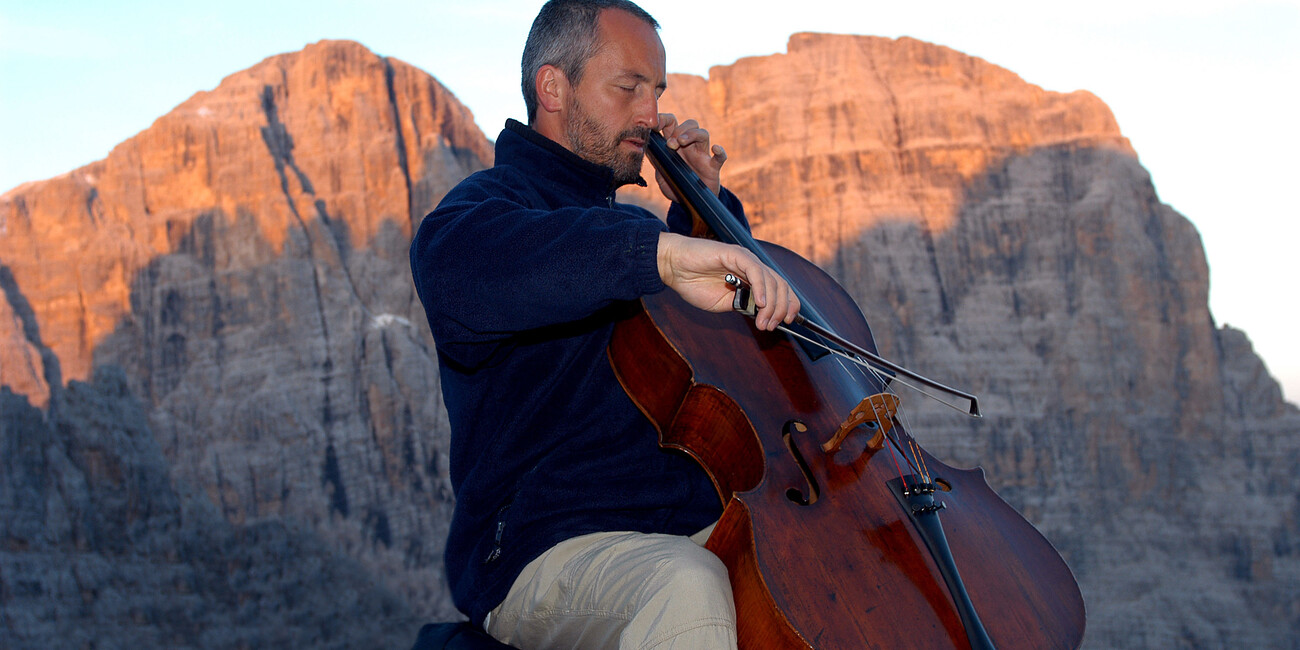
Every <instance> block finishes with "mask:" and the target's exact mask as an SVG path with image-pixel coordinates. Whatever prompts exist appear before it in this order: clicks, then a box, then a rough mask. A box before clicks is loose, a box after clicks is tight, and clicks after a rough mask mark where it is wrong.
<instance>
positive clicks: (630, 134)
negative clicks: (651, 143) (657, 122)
mask: <svg viewBox="0 0 1300 650" xmlns="http://www.w3.org/2000/svg"><path fill="white" fill-rule="evenodd" d="M652 131H653V129H651V128H650V127H648V126H634V127H632V128H630V129H628V130H626V131H623V132H622V133H620V134H618V141H619V142H622V141H623V140H625V139H628V138H634V139H637V140H640V141H642V142H645V141H646V140H649V139H650V133H651V132H652Z"/></svg>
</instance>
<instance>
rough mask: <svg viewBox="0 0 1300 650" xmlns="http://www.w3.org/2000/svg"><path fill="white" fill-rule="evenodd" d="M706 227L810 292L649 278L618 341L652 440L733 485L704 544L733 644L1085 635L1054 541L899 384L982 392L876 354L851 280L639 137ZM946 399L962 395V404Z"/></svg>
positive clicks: (623, 373) (1078, 597) (654, 139)
mask: <svg viewBox="0 0 1300 650" xmlns="http://www.w3.org/2000/svg"><path fill="white" fill-rule="evenodd" d="M646 150H647V153H648V154H649V156H650V158H651V162H652V163H653V164H654V165H655V167H656V168H657V169H658V170H659V172H660V174H661V175H663V176H664V177H666V179H667V180H668V183H669V185H670V186H672V188H673V190H674V191H675V192H676V194H677V197H678V199H679V201H680V202H681V203H682V205H683V207H685V208H686V209H687V211H688V212H689V213H690V214H691V216H692V218H693V220H694V221H695V224H696V228H695V234H697V235H699V234H705V233H706V228H705V226H707V231H711V235H712V236H714V237H716V238H717V239H719V240H721V241H723V242H726V243H732V244H737V245H740V246H743V247H745V248H747V249H749V250H750V251H751V252H753V253H754V254H755V255H756V256H758V258H759V259H760V260H761V261H763V262H764V263H765V264H766V265H767V266H769V267H771V268H772V269H774V270H776V271H777V272H778V273H781V274H782V275H783V276H784V277H785V278H786V280H787V281H788V282H789V283H790V284H791V286H792V287H793V288H794V290H795V292H796V294H797V295H798V296H799V299H800V302H801V304H802V308H801V313H800V317H799V318H798V319H796V322H795V323H794V324H792V325H789V326H784V325H783V326H782V327H780V328H778V330H777V331H774V332H767V331H761V330H759V329H757V328H756V327H755V326H754V325H753V324H752V321H751V320H749V319H748V318H746V316H745V314H746V313H749V314H750V315H752V301H751V300H750V297H749V295H748V292H747V288H746V287H745V286H744V284H743V283H742V282H740V281H739V280H738V279H735V278H730V277H729V278H727V281H728V282H729V283H731V284H732V285H733V287H735V288H736V293H735V296H736V302H735V307H736V310H735V311H734V312H732V313H710V312H705V311H702V310H699V309H696V308H694V307H691V306H690V305H688V304H687V303H685V302H684V301H682V300H681V299H680V298H678V297H677V296H676V294H675V293H674V292H671V291H664V292H661V293H659V294H656V295H653V296H649V297H646V298H643V299H642V300H641V301H640V302H639V303H637V304H635V305H634V307H633V308H632V309H630V310H629V312H628V313H627V314H626V315H624V317H623V318H621V319H620V321H619V323H618V324H617V326H616V327H615V330H614V335H613V339H612V340H611V342H610V345H609V357H610V362H611V364H612V365H613V367H614V371H615V374H616V375H617V376H618V378H619V382H620V383H621V384H622V386H623V388H624V390H625V391H626V392H627V394H628V395H629V396H630V397H631V398H632V400H633V401H634V402H635V403H636V405H637V406H638V408H640V409H641V411H642V412H643V413H644V414H645V415H646V416H647V417H648V418H649V419H650V421H651V422H652V423H654V425H655V427H656V428H657V429H658V431H659V435H660V444H661V446H663V447H666V448H671V449H676V450H679V451H682V452H685V453H687V454H689V455H690V456H692V457H694V458H695V459H696V460H697V461H698V462H699V463H700V464H701V465H702V466H703V467H704V469H705V471H706V472H707V473H708V475H709V476H710V478H711V479H712V480H713V483H714V486H715V488H716V489H717V490H718V493H719V495H721V497H722V499H723V501H724V502H725V505H724V509H723V514H722V517H721V519H720V520H719V521H718V524H717V525H716V527H715V528H714V531H713V533H712V535H711V536H710V538H709V540H708V543H707V545H706V547H707V548H708V549H709V550H711V551H713V552H714V553H715V554H717V555H718V556H719V557H720V558H721V559H722V561H723V563H724V564H726V566H727V570H728V574H729V576H730V580H731V584H732V591H733V595H734V597H735V601H736V616H737V633H738V635H739V641H740V647H741V648H747V649H749V648H817V649H819V650H836V649H850V648H851V649H857V648H902V647H920V648H948V647H951V648H965V647H970V648H976V649H981V650H983V649H989V648H1001V649H1004V650H1005V649H1007V648H1035V649H1039V648H1077V647H1078V646H1079V645H1080V643H1081V642H1082V639H1083V631H1084V625H1085V619H1086V616H1085V611H1084V603H1083V597H1082V594H1081V593H1080V591H1079V587H1078V584H1077V583H1076V581H1075V579H1074V575H1073V574H1072V573H1071V571H1070V569H1069V567H1068V566H1067V565H1066V564H1065V561H1064V560H1063V559H1062V558H1061V556H1060V554H1059V553H1058V552H1057V551H1056V549H1055V548H1054V547H1053V546H1052V545H1051V543H1050V542H1049V541H1048V540H1047V539H1046V538H1045V537H1043V536H1042V534H1040V533H1039V532H1038V531H1037V530H1036V529H1035V528H1034V527H1033V526H1032V525H1031V524H1030V523H1029V522H1028V521H1026V520H1025V519H1024V518H1023V517H1022V516H1021V515H1020V514H1019V513H1018V512H1016V510H1015V509H1014V508H1012V507H1011V506H1010V505H1008V504H1007V503H1006V502H1005V501H1003V500H1002V499H1001V498H1000V497H999V496H998V495H997V494H996V493H995V492H994V491H993V490H992V489H991V488H990V487H989V485H988V483H987V482H986V481H985V478H984V473H983V470H981V469H979V468H976V469H972V470H964V469H956V468H952V467H949V466H947V465H945V464H943V463H942V462H941V461H940V460H939V459H937V458H935V457H934V456H932V455H930V454H929V453H928V452H926V451H925V450H924V449H923V448H922V447H921V446H920V445H919V444H917V442H916V440H915V439H914V438H912V436H911V434H910V433H908V431H907V430H906V428H905V426H904V424H905V422H906V416H905V411H903V409H902V406H901V404H902V401H901V399H900V398H899V397H898V395H897V394H896V393H895V392H894V390H893V386H894V385H895V384H905V385H912V386H913V387H916V388H918V389H920V390H921V391H922V392H925V393H926V394H930V395H934V394H936V393H940V394H945V395H948V396H950V397H953V398H957V399H963V400H966V401H967V402H968V412H969V414H970V415H972V416H975V417H978V416H979V406H978V401H977V399H976V398H975V397H974V396H971V395H968V394H966V393H962V392H961V391H956V390H953V389H951V388H948V387H946V386H943V385H942V384H939V383H937V382H933V381H931V380H929V379H926V378H924V377H922V376H920V375H917V374H916V373H913V372H911V371H910V370H907V369H906V368H903V367H901V366H898V365H896V364H893V363H891V362H889V361H887V360H885V359H883V358H881V357H880V356H879V355H878V354H877V351H876V347H875V343H874V340H873V339H872V336H871V330H870V327H869V325H868V324H867V321H866V318H865V317H864V316H863V314H862V312H861V311H860V310H859V309H858V307H857V305H856V304H855V303H854V301H853V299H852V298H851V297H850V296H849V295H848V294H847V292H845V291H844V289H843V288H842V287H840V286H839V285H838V284H837V283H836V282H835V281H834V280H833V279H832V278H831V277H830V276H829V275H827V274H826V273H825V272H823V271H822V270H821V269H819V268H818V267H816V266H815V265H814V264H812V263H811V262H808V261H807V260H805V259H803V258H801V257H799V256H798V255H796V254H795V253H793V252H791V251H789V250H787V249H784V248H781V247H780V246H776V245H774V244H770V243H765V242H758V241H756V240H754V239H753V238H752V237H751V236H750V235H749V232H748V230H746V229H745V228H744V227H743V226H742V225H741V224H740V222H739V221H738V220H737V219H736V218H735V216H734V215H731V214H730V213H729V211H728V210H727V209H726V208H725V207H724V206H723V205H722V203H721V201H719V200H718V198H717V196H715V195H714V194H713V193H712V192H711V191H709V190H708V189H707V188H706V187H705V186H704V184H703V183H702V182H701V181H700V179H699V178H698V177H697V176H695V174H694V172H693V171H692V170H691V169H690V168H689V167H688V166H687V165H686V163H685V162H684V161H682V160H681V158H680V157H679V156H678V155H677V153H676V152H674V151H671V150H670V149H669V148H668V147H667V143H666V142H665V141H664V139H663V137H662V136H661V135H660V134H659V133H657V132H656V133H652V135H651V137H650V139H649V141H648V142H647V145H646ZM950 405H951V404H950Z"/></svg>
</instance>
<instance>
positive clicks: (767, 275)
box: [755, 267, 781, 331]
mask: <svg viewBox="0 0 1300 650" xmlns="http://www.w3.org/2000/svg"><path fill="white" fill-rule="evenodd" d="M761 283H762V286H763V295H764V296H765V300H764V304H763V305H762V306H761V307H760V308H759V310H758V315H757V316H756V317H755V322H756V324H757V325H758V327H759V329H763V330H769V331H770V330H771V329H772V328H774V327H776V323H777V319H776V317H775V314H776V313H777V309H778V308H779V305H780V297H781V286H780V280H779V279H778V278H777V275H776V274H775V273H773V272H772V271H771V270H770V269H768V268H767V267H764V268H763V273H762V276H761Z"/></svg>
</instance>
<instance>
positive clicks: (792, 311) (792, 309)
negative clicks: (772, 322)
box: [783, 284, 803, 325]
mask: <svg viewBox="0 0 1300 650" xmlns="http://www.w3.org/2000/svg"><path fill="white" fill-rule="evenodd" d="M786 288H787V289H788V290H789V292H790V303H789V309H788V310H787V311H786V315H785V318H784V319H783V320H784V321H785V323H786V324H787V325H788V324H790V323H793V322H794V318H795V316H798V315H799V310H800V309H802V308H803V303H802V302H800V301H799V294H797V293H795V292H794V287H792V286H790V285H788V284H787V285H786Z"/></svg>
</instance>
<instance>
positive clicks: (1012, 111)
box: [636, 34, 1300, 648]
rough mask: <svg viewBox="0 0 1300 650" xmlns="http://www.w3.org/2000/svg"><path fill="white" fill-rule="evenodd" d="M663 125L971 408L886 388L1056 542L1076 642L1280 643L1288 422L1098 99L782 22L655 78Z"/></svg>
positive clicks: (1290, 535) (916, 425)
mask: <svg viewBox="0 0 1300 650" xmlns="http://www.w3.org/2000/svg"><path fill="white" fill-rule="evenodd" d="M661 110H663V111H666V112H674V113H676V114H678V115H679V116H681V117H687V116H696V117H697V118H698V119H699V120H700V122H701V123H702V124H703V125H704V126H706V127H707V128H708V129H709V130H710V133H711V134H713V138H714V140H715V141H716V142H719V143H722V144H724V145H725V146H726V147H727V151H728V154H729V159H730V161H733V162H728V164H727V167H726V168H725V169H724V178H723V182H724V183H725V184H727V185H728V187H730V188H731V189H733V190H734V191H735V192H736V193H737V194H739V195H740V196H741V197H742V198H744V200H745V201H746V209H747V213H748V216H749V218H750V220H751V222H752V223H753V227H754V232H755V235H756V236H757V237H759V238H760V239H766V240H769V241H773V242H777V243H780V244H782V245H784V246H786V247H789V248H791V249H794V250H795V251H797V252H799V253H801V254H803V255H804V256H806V257H808V258H810V259H812V260H814V261H816V262H817V263H818V264H820V265H821V266H822V267H823V268H825V269H827V270H828V271H829V272H830V273H832V275H834V276H835V277H836V278H837V279H838V280H839V281H840V283H841V284H843V285H844V286H845V287H846V288H847V289H848V290H849V292H850V293H851V294H852V295H853V296H854V297H855V299H856V300H857V301H858V304H859V305H860V306H861V307H862V309H863V311H864V313H865V314H866V315H867V318H868V321H869V322H870V323H871V325H872V327H873V331H874V335H875V338H876V341H877V342H878V344H879V345H880V348H881V350H882V351H883V352H884V353H885V354H886V356H889V357H891V358H894V359H896V360H898V361H901V362H903V363H904V364H905V365H907V366H909V367H911V368H913V369H916V370H919V371H921V372H923V373H925V374H929V375H930V376H933V377H936V378H939V379H940V380H942V381H945V382H947V383H950V384H951V385H955V386H959V387H962V388H964V389H966V390H969V391H972V392H975V393H977V394H979V395H981V396H982V397H983V410H984V413H985V415H986V417H985V418H984V419H983V420H979V421H973V420H965V419H963V418H962V416H959V415H955V414H953V413H952V412H951V411H949V410H947V409H946V408H942V407H935V406H934V405H933V404H927V403H925V401H924V400H922V399H920V398H919V397H916V396H915V395H908V394H906V393H905V394H904V398H905V399H908V398H909V397H910V398H911V399H910V400H909V401H910V403H911V405H912V407H913V409H914V411H913V415H912V417H913V426H912V429H913V430H914V432H915V433H917V435H918V437H919V438H920V439H921V441H922V443H923V444H926V445H927V448H928V449H930V450H931V451H932V452H935V453H936V455H938V456H939V457H940V458H945V459H948V461H949V462H950V464H953V465H956V466H972V465H981V466H983V467H984V468H985V469H986V470H987V472H988V476H989V481H990V483H991V484H992V485H993V486H994V487H995V488H996V489H998V490H999V492H1000V493H1001V494H1002V495H1003V496H1004V498H1006V499H1008V500H1009V501H1010V502H1011V503H1012V504H1013V505H1015V506H1016V507H1017V508H1019V509H1020V510H1021V511H1022V512H1023V513H1025V514H1026V516H1027V517H1028V518H1029V519H1030V520H1031V521H1033V522H1034V523H1035V524H1036V525H1038V526H1039V528H1040V529H1041V530H1042V531H1043V532H1044V533H1045V534H1046V535H1047V536H1048V537H1049V538H1050V539H1052V540H1053V541H1054V543H1055V544H1056V545H1057V546H1058V548H1059V549H1060V550H1061V551H1062V553H1063V555H1064V556H1065V557H1066V559H1067V561H1069V563H1070V565H1071V567H1072V568H1073V570H1074V571H1075V573H1076V575H1077V577H1078V578H1079V582H1080V584H1081V586H1082V587H1083V591H1084V596H1085V600H1086V601H1087V603H1088V608H1089V628H1088V634H1087V645H1089V646H1090V647H1098V648H1103V647H1174V646H1186V647H1218V646H1224V645H1227V646H1238V645H1263V646H1270V647H1281V646H1283V645H1285V644H1286V643H1287V641H1286V640H1287V639H1294V638H1295V637H1296V636H1297V635H1300V610H1297V609H1296V608H1295V604H1294V603H1295V585H1297V584H1300V562H1298V561H1297V557H1296V551H1297V547H1296V541H1297V539H1300V537H1298V533H1300V528H1298V522H1297V513H1300V504H1298V502H1297V495H1298V494H1300V479H1297V469H1300V436H1298V435H1297V434H1300V414H1298V413H1297V410H1296V409H1295V407H1293V406H1291V405H1289V404H1287V403H1286V402H1284V401H1283V400H1282V397H1281V393H1280V391H1279V389H1278V386H1277V383H1276V382H1275V381H1274V380H1273V379H1272V378H1271V377H1269V376H1268V374H1267V372H1266V371H1265V370H1264V368H1263V365H1262V364H1261V363H1260V361H1259V359H1258V358H1257V357H1256V356H1255V355H1254V353H1253V351H1251V349H1250V346H1249V343H1248V341H1247V340H1246V338H1245V336H1244V334H1243V333H1241V332H1238V331H1234V330H1230V329H1226V328H1225V329H1221V330H1219V329H1216V328H1215V326H1214V323H1213V319H1212V317H1211V315H1210V313H1209V311H1208V308H1207V297H1208V289H1209V275H1208V274H1209V271H1208V268H1207V266H1206V262H1205V255H1204V252H1203V250H1202V248H1201V243H1200V238H1199V236H1198V234H1197V233H1196V231H1195V229H1194V228H1193V227H1192V225H1191V224H1190V223H1189V222H1188V221H1187V220H1186V219H1185V218H1183V217H1182V216H1181V215H1179V214H1177V213H1176V212H1174V211H1173V210H1172V209H1171V208H1169V207H1168V206H1166V205H1164V204H1162V203H1161V202H1160V200H1159V198H1158V196H1157V195H1156V193H1155V190H1154V188H1153V186H1152V184H1151V181H1150V178H1149V176H1148V174H1147V173H1146V171H1145V170H1144V169H1143V168H1142V167H1141V165H1140V164H1139V162H1138V160H1137V157H1136V155H1135V153H1134V152H1133V150H1132V148H1131V147H1130V146H1129V143H1128V141H1127V140H1126V139H1125V138H1124V137H1123V136H1122V135H1121V133H1120V131H1119V128H1118V127H1117V125H1116V122H1115V120H1114V118H1113V117H1112V116H1111V113H1110V111H1109V109H1108V108H1107V107H1106V106H1105V105H1104V104H1103V103H1102V102H1101V101H1100V100H1098V99H1097V98H1096V97H1094V96H1092V95H1090V94H1088V93H1086V92H1075V93H1070V94H1059V93H1052V92H1046V91H1043V90H1041V89H1039V88H1036V87H1034V86H1032V85H1029V84H1027V83H1025V82H1024V81H1022V80H1021V79H1019V78H1018V77H1016V76H1015V75H1014V74H1012V73H1011V72H1008V71H1006V70H1003V69H1000V68H998V67H996V66H993V65H990V64H988V63H986V62H984V61H981V60H979V59H976V58H972V57H969V56H966V55H964V54H961V53H959V52H955V51H953V50H950V49H947V48H943V47H938V46H934V45H931V44H927V43H923V42H920V41H916V40H912V39H906V38H904V39H899V40H890V39H882V38H871V37H858V36H829V35H812V34H797V35H795V36H793V37H792V38H791V39H790V43H789V48H788V52H787V53H786V54H779V55H774V56H770V57H758V58H751V59H742V60H740V61H738V62H736V63H735V64H734V65H731V66H726V67H716V68H713V69H712V70H711V71H710V75H709V78H708V79H707V80H705V79H702V78H699V77H693V76H674V77H672V78H671V79H670V81H669V90H668V92H667V94H665V96H664V101H663V102H662V107H661ZM646 173H647V174H648V173H650V169H649V168H648V166H647V169H646ZM636 194H637V195H638V196H637V201H638V202H640V203H643V204H648V205H652V206H660V207H662V206H663V204H664V201H663V200H662V198H657V197H655V196H653V192H638V193H636Z"/></svg>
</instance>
